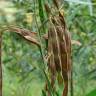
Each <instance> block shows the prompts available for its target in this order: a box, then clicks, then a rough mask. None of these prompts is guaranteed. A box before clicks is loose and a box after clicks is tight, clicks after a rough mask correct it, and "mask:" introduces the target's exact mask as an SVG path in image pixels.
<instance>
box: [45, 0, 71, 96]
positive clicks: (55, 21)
mask: <svg viewBox="0 0 96 96" xmlns="http://www.w3.org/2000/svg"><path fill="white" fill-rule="evenodd" d="M53 1H54V5H55V6H57V5H56V4H57V2H56V0H53ZM50 24H51V28H49V31H48V35H44V38H45V39H47V40H48V42H50V39H51V42H50V43H48V44H50V45H52V47H48V53H50V50H51V51H52V52H51V53H52V55H53V57H51V56H50V58H49V59H48V60H49V61H50V59H52V58H53V59H54V63H48V66H49V70H50V71H51V70H53V69H54V68H56V71H54V72H56V73H59V74H60V73H61V74H62V75H61V76H62V78H63V82H64V90H63V94H62V96H67V95H68V85H69V83H68V82H69V79H70V78H71V66H72V65H71V36H70V33H69V32H68V30H67V27H66V23H65V20H64V17H63V15H62V14H61V13H60V12H59V15H58V16H52V17H51V18H50ZM49 61H48V62H49ZM52 64H54V65H55V66H52ZM54 72H53V71H51V74H53V73H54ZM52 77H55V78H56V74H54V75H52ZM52 80H54V79H52V78H51V81H52ZM53 84H54V83H53ZM52 86H53V85H52Z"/></svg>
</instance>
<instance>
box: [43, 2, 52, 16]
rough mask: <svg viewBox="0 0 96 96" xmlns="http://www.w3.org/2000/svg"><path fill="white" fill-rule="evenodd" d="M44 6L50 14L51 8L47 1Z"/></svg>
mask: <svg viewBox="0 0 96 96" xmlns="http://www.w3.org/2000/svg"><path fill="white" fill-rule="evenodd" d="M44 6H45V10H46V12H47V14H50V13H51V9H50V7H49V5H48V4H47V3H45V5H44Z"/></svg>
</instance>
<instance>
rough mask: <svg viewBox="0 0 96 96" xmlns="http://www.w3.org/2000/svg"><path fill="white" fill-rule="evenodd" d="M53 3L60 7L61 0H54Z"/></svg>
mask: <svg viewBox="0 0 96 96" xmlns="http://www.w3.org/2000/svg"><path fill="white" fill-rule="evenodd" d="M53 4H54V5H55V7H56V8H59V0H53Z"/></svg>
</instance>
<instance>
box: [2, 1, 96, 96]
mask: <svg viewBox="0 0 96 96" xmlns="http://www.w3.org/2000/svg"><path fill="white" fill-rule="evenodd" d="M40 2H41V8H43V9H44V3H45V2H48V4H49V5H50V6H51V5H52V0H47V1H46V0H0V27H1V26H5V25H16V26H19V27H21V28H27V29H29V30H31V31H34V32H38V26H41V25H42V23H41V22H40V20H41V19H42V21H44V20H46V18H47V16H46V12H45V10H43V11H42V12H41V13H39V12H38V11H39V9H40V6H39V5H40ZM61 2H62V3H61V6H62V8H61V9H64V15H65V20H66V24H67V26H68V29H69V31H70V32H71V35H72V39H73V40H77V41H79V42H80V43H81V46H77V45H73V46H72V59H73V73H74V74H73V80H74V83H73V86H74V96H96V0H61ZM42 14H43V15H42ZM41 17H42V18H41ZM37 23H38V26H37ZM42 30H43V31H42V33H41V34H44V33H45V32H46V31H47V28H46V26H45V27H44V28H43V29H42ZM42 66H43V64H42V59H41V55H40V52H39V50H38V47H37V46H36V45H34V44H30V43H28V42H27V41H25V40H24V39H23V38H21V37H20V36H19V35H18V34H16V33H10V32H4V33H3V34H2V67H3V96H43V95H42V90H43V89H44V84H45V78H44V74H43V73H42V70H41V67H42ZM61 90H62V88H61ZM61 90H60V89H59V88H58V89H57V91H58V95H57V96H61V95H60V94H61Z"/></svg>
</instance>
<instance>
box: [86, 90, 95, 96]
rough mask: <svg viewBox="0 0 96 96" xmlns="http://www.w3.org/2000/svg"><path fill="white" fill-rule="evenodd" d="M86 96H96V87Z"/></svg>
mask: <svg viewBox="0 0 96 96" xmlns="http://www.w3.org/2000/svg"><path fill="white" fill-rule="evenodd" d="M86 96H96V89H94V90H92V91H91V92H89V93H88V94H87V95H86Z"/></svg>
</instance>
